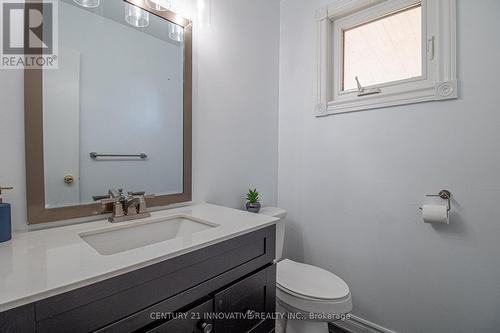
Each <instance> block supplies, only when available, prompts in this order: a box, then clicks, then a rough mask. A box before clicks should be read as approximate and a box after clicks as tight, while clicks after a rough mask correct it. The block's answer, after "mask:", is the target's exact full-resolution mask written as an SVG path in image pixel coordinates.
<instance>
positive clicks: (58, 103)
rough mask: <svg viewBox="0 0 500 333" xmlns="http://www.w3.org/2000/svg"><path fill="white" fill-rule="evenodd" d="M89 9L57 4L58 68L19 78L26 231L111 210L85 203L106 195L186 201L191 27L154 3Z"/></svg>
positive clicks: (142, 0) (120, 2) (156, 202)
mask: <svg viewBox="0 0 500 333" xmlns="http://www.w3.org/2000/svg"><path fill="white" fill-rule="evenodd" d="M97 3H100V7H94V8H85V7H82V6H81V5H78V2H76V1H73V0H61V1H60V2H59V8H58V10H59V15H58V17H59V23H58V24H59V27H58V29H59V43H60V44H59V46H60V48H59V53H60V54H59V68H58V69H43V68H38V69H25V71H24V77H25V83H24V90H25V91H24V92H25V97H24V98H25V136H26V189H27V211H28V224H40V223H47V222H53V221H61V220H69V219H75V218H82V217H88V216H96V215H100V214H105V213H109V211H107V210H106V209H103V206H102V205H101V204H100V203H99V202H97V201H93V198H94V199H95V198H96V197H99V196H100V195H105V194H106V192H107V189H112V188H123V189H124V190H125V191H128V190H130V191H145V192H146V194H154V195H155V197H154V198H151V199H148V200H147V204H148V207H159V206H167V205H170V204H174V203H181V202H188V201H191V182H192V176H191V167H192V160H191V153H192V23H191V21H189V20H187V19H185V18H182V17H180V16H179V15H177V14H176V13H174V12H172V11H170V10H169V9H168V8H165V7H162V5H161V4H162V2H161V1H150V0H126V1H124V0H106V1H100V2H99V1H97ZM127 13H129V14H130V13H132V14H130V15H136V14H137V15H139V17H130V16H127V15H129V14H127ZM134 13H135V14H134ZM145 17H147V20H146V21H147V25H146V22H142V23H137V21H134V20H138V19H144V18H145ZM75 132H76V133H75Z"/></svg>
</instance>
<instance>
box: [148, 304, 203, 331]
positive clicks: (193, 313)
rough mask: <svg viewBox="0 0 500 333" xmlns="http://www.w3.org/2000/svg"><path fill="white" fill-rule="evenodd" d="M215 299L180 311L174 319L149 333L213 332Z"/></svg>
mask: <svg viewBox="0 0 500 333" xmlns="http://www.w3.org/2000/svg"><path fill="white" fill-rule="evenodd" d="M212 312H213V300H212V299H211V300H209V301H207V302H205V303H203V304H201V305H200V306H197V307H195V308H193V309H192V310H189V311H186V312H183V313H179V314H178V315H176V316H175V318H174V319H172V320H170V321H168V322H166V323H164V324H162V325H160V326H157V327H155V328H154V329H152V330H149V331H148V333H212V332H213V321H212V319H210V318H211V317H210V314H211V313H212Z"/></svg>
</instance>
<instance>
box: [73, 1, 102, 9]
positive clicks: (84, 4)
mask: <svg viewBox="0 0 500 333" xmlns="http://www.w3.org/2000/svg"><path fill="white" fill-rule="evenodd" d="M73 1H74V2H75V3H76V4H77V5H79V6H82V7H85V8H97V7H99V5H100V4H101V0H73Z"/></svg>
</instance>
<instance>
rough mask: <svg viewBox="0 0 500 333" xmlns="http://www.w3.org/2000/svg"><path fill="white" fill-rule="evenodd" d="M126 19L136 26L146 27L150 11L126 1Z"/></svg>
mask: <svg viewBox="0 0 500 333" xmlns="http://www.w3.org/2000/svg"><path fill="white" fill-rule="evenodd" d="M125 21H127V23H128V24H130V25H132V26H134V27H136V28H145V27H147V26H148V25H149V13H148V12H147V11H145V10H142V9H141V8H139V7H137V6H134V5H131V4H128V3H126V4H125Z"/></svg>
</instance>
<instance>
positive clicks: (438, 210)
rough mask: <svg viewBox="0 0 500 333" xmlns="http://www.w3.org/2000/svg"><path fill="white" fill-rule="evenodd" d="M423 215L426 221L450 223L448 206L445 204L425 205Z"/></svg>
mask: <svg viewBox="0 0 500 333" xmlns="http://www.w3.org/2000/svg"><path fill="white" fill-rule="evenodd" d="M422 217H423V219H424V222H425V223H446V224H450V216H449V214H448V207H447V206H443V205H424V206H423V207H422Z"/></svg>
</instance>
